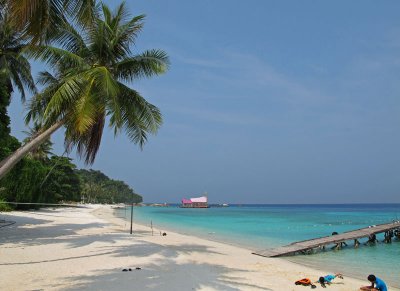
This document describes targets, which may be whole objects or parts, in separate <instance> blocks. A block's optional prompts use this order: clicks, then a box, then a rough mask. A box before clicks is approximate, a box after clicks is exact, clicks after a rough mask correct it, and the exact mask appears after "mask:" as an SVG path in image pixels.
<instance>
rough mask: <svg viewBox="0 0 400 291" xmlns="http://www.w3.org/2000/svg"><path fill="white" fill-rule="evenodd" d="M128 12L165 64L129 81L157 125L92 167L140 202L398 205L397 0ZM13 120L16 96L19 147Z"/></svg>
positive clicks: (107, 143)
mask: <svg viewBox="0 0 400 291" xmlns="http://www.w3.org/2000/svg"><path fill="white" fill-rule="evenodd" d="M105 2H106V3H107V2H108V3H110V4H111V5H112V6H114V7H115V2H116V1H105ZM127 6H128V7H129V9H130V11H131V13H132V14H133V15H137V14H146V15H147V17H146V21H145V27H144V30H143V32H142V34H141V35H140V36H139V39H138V42H137V46H136V48H135V49H136V50H137V51H138V52H140V51H142V50H144V49H150V48H160V49H163V50H165V51H166V52H167V53H168V54H169V56H170V59H171V68H170V71H169V72H168V73H167V74H166V75H164V76H161V77H157V78H154V79H151V80H140V81H138V82H135V83H134V84H132V87H134V88H136V89H138V90H139V91H140V92H141V93H142V95H143V96H145V97H146V98H147V99H148V100H149V101H150V102H152V103H153V104H155V105H157V106H158V107H159V108H160V109H161V111H162V113H163V116H164V124H163V126H162V128H161V129H160V131H159V133H158V135H157V136H152V137H150V139H149V142H148V143H147V144H146V146H145V147H144V150H143V151H140V150H139V149H138V148H137V147H136V146H134V145H133V144H131V143H130V142H129V141H128V139H127V138H126V137H124V136H122V135H120V136H118V137H117V138H116V139H114V137H113V134H112V133H111V132H110V131H109V130H108V131H107V132H106V133H105V136H104V138H103V142H102V145H101V148H100V151H99V154H98V156H97V160H96V162H95V163H94V165H93V166H92V167H93V168H94V169H100V170H101V171H103V172H104V173H106V174H107V175H109V176H110V177H112V178H114V179H120V180H124V181H126V182H127V183H128V184H129V185H130V186H132V187H133V188H134V189H135V190H136V191H137V192H139V193H141V194H142V195H143V197H144V200H145V201H146V202H172V203H177V202H179V201H180V199H181V198H182V197H193V196H196V195H201V194H202V193H203V192H205V191H207V192H208V195H209V200H210V201H211V202H218V203H346V202H350V203H356V202H370V203H373V202H400V195H399V192H400V179H399V177H400V152H399V151H400V134H399V130H400V114H399V113H400V98H399V97H400V82H399V77H400V18H399V17H398V11H400V2H399V1H381V2H377V1H264V0H259V1H255V0H254V1H240V2H239V1H227V0H220V1H209V0H207V1H171V0H170V1H155V0H146V1H144V0H143V1H129V3H127ZM22 110H23V109H22V105H21V104H20V100H19V97H18V96H14V99H13V103H12V105H11V107H10V115H11V117H12V130H13V134H14V135H16V136H17V137H19V138H22V137H23V134H22V133H21V131H22V130H24V126H23V123H22V122H21V116H22V114H23V113H22V112H23V111H22ZM53 141H54V142H56V145H55V148H56V150H55V151H56V152H57V153H62V151H63V148H62V146H63V137H62V133H61V132H60V133H58V134H56V135H54V137H53ZM71 157H72V158H74V159H75V162H76V163H77V164H78V165H79V166H83V163H82V162H80V161H79V160H78V159H77V158H76V156H75V154H74V153H73V154H71Z"/></svg>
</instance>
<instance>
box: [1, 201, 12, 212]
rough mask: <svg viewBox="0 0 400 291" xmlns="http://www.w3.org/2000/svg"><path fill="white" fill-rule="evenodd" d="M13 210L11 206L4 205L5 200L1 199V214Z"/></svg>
mask: <svg viewBox="0 0 400 291" xmlns="http://www.w3.org/2000/svg"><path fill="white" fill-rule="evenodd" d="M11 210H13V209H12V208H11V206H10V205H8V204H7V203H4V200H3V199H0V212H5V211H11Z"/></svg>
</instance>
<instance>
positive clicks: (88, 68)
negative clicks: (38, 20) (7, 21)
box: [0, 3, 169, 178]
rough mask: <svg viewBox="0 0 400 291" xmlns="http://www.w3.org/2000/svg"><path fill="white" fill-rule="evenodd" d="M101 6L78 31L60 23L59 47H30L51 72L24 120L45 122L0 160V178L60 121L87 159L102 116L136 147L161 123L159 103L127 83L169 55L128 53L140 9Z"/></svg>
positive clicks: (161, 66) (69, 142) (164, 65)
mask: <svg viewBox="0 0 400 291" xmlns="http://www.w3.org/2000/svg"><path fill="white" fill-rule="evenodd" d="M101 8H102V13H101V14H102V15H101V16H98V17H96V19H94V21H92V22H91V23H90V24H87V25H86V26H84V27H82V26H81V27H80V30H79V33H78V30H77V29H75V28H74V27H73V26H72V25H69V24H65V25H64V27H63V29H62V30H60V32H59V34H58V35H57V37H55V38H54V39H53V42H54V43H55V44H58V45H59V46H58V47H57V46H51V45H49V46H37V47H36V48H32V50H31V56H32V57H34V58H36V59H40V60H43V61H46V62H47V63H48V64H49V65H50V66H51V67H52V68H54V70H55V74H50V73H49V72H44V73H42V74H41V77H40V82H41V83H42V84H45V85H46V86H47V87H46V88H45V89H44V90H43V91H42V92H41V93H40V94H37V95H36V96H35V98H33V100H32V102H31V103H30V106H29V108H30V110H29V113H28V115H27V121H30V120H38V121H40V122H41V123H42V124H43V125H44V128H43V130H42V131H41V133H40V134H39V135H38V136H37V137H35V138H34V139H32V141H31V142H29V143H27V144H26V145H24V146H22V147H21V148H20V149H18V150H17V151H16V152H15V153H14V154H13V155H11V156H10V157H8V158H7V159H6V160H3V161H2V162H1V163H0V178H1V177H2V176H4V175H5V173H6V172H7V171H8V170H9V169H10V168H11V167H12V166H13V165H14V164H15V163H17V162H18V161H19V160H20V159H21V158H22V157H23V156H24V155H25V154H26V153H27V152H29V151H31V150H32V149H33V148H35V147H37V146H38V145H39V144H40V143H42V142H43V141H44V140H46V139H47V138H48V137H49V136H50V135H51V134H52V133H53V132H54V131H56V130H57V129H58V128H60V127H62V126H64V127H65V129H66V131H65V143H66V147H67V148H68V149H72V148H73V147H76V148H77V151H78V153H79V154H80V156H81V157H84V159H85V162H86V163H88V164H91V163H93V162H94V160H95V157H96V154H97V151H98V149H99V146H100V142H101V138H102V133H103V128H104V125H105V122H106V116H109V122H110V127H112V128H113V129H114V133H115V134H118V133H120V132H121V131H124V132H125V133H126V134H127V135H128V137H129V138H130V139H131V140H132V141H133V142H134V143H135V144H139V146H140V147H141V148H142V147H143V145H144V143H145V142H146V140H147V134H148V133H151V134H155V133H156V132H157V130H158V128H159V127H160V125H161V123H162V117H161V113H160V111H159V109H158V108H157V107H156V106H154V105H152V104H150V103H149V102H147V101H146V100H145V99H144V98H143V97H142V96H141V95H140V94H139V92H137V91H135V90H134V89H132V88H130V87H128V85H127V83H129V82H132V81H133V80H136V79H138V78H142V77H151V76H154V75H158V74H162V73H164V72H165V71H166V70H167V69H168V64H169V61H168V57H167V55H166V53H165V52H163V51H161V50H148V51H145V52H143V53H141V54H136V55H135V54H133V53H132V51H131V46H132V45H133V44H135V41H136V37H137V35H138V33H139V32H140V31H141V29H142V27H143V19H144V15H139V16H136V17H133V18H129V19H128V18H127V15H128V14H127V11H126V9H125V5H124V3H122V4H121V5H119V7H118V8H117V10H116V11H115V12H114V13H112V12H111V11H110V9H109V8H108V7H107V6H106V5H102V7H101Z"/></svg>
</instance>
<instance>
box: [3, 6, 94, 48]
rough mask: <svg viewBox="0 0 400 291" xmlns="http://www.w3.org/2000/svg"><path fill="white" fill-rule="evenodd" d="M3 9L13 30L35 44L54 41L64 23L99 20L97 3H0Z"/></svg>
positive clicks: (85, 22)
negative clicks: (22, 32) (6, 11)
mask: <svg viewBox="0 0 400 291" xmlns="http://www.w3.org/2000/svg"><path fill="white" fill-rule="evenodd" d="M0 7H5V8H6V9H7V10H8V11H9V12H10V14H11V16H12V19H13V24H14V26H15V27H16V28H17V29H18V30H20V31H23V30H24V31H25V33H26V35H28V36H30V37H31V38H32V41H33V43H37V42H43V41H47V40H49V39H51V37H52V35H53V34H55V33H57V31H58V29H59V28H60V27H61V26H62V24H63V22H65V21H68V20H72V21H78V22H80V23H81V24H83V25H85V24H88V23H90V22H91V21H92V20H93V19H94V18H95V16H96V9H95V7H96V0H29V1H27V0H0Z"/></svg>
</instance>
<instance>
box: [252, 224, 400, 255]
mask: <svg viewBox="0 0 400 291" xmlns="http://www.w3.org/2000/svg"><path fill="white" fill-rule="evenodd" d="M395 229H400V221H395V222H391V223H386V224H379V225H373V226H369V227H365V228H360V229H357V230H352V231H348V232H343V233H340V234H336V235H332V236H325V237H320V238H315V239H310V240H304V241H299V242H294V243H291V244H290V245H286V246H282V247H278V248H275V249H267V250H261V251H256V252H253V254H254V255H258V256H263V257H279V256H285V255H294V254H296V253H297V252H302V253H307V252H308V251H312V250H313V249H314V248H320V249H322V248H325V246H327V245H330V244H335V245H336V246H339V247H340V246H341V244H342V243H344V242H346V241H349V240H354V243H355V245H356V246H357V244H358V243H359V242H358V239H361V238H365V237H367V238H368V237H369V236H370V235H372V234H375V235H376V234H379V233H383V232H386V231H390V230H395ZM399 232H400V231H399Z"/></svg>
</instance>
